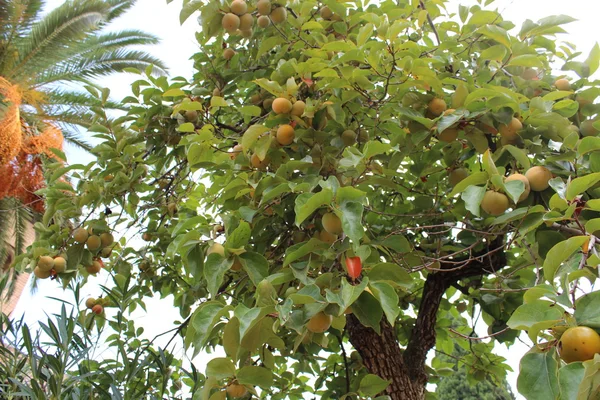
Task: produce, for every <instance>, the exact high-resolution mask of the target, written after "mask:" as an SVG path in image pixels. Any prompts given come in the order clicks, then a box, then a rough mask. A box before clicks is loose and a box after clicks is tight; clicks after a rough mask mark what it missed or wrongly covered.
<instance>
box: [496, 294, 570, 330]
mask: <svg viewBox="0 0 600 400" xmlns="http://www.w3.org/2000/svg"><path fill="white" fill-rule="evenodd" d="M562 315H563V310H562V309H561V308H560V307H557V306H556V304H554V303H552V302H550V301H546V300H535V301H532V302H531V303H527V304H522V305H521V306H519V308H517V309H516V310H515V311H514V313H513V315H511V317H510V319H509V320H508V322H507V323H506V324H507V325H508V326H509V327H510V328H511V329H520V330H527V329H529V328H531V327H532V326H533V325H535V324H537V323H540V322H545V321H555V320H560V319H561V318H562Z"/></svg>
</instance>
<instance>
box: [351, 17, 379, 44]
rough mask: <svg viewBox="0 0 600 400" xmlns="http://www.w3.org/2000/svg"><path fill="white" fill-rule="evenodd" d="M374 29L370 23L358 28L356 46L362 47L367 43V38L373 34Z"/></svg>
mask: <svg viewBox="0 0 600 400" xmlns="http://www.w3.org/2000/svg"><path fill="white" fill-rule="evenodd" d="M374 28H375V27H374V26H373V24H372V23H370V22H369V23H367V24H365V25H363V27H362V28H360V30H359V31H358V36H357V37H356V44H357V45H359V46H362V45H364V44H365V43H367V41H368V40H369V38H370V37H371V35H372V34H373V30H374Z"/></svg>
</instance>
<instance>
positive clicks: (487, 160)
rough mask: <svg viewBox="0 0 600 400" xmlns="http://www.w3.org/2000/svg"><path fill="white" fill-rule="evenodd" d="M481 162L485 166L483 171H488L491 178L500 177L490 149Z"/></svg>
mask: <svg viewBox="0 0 600 400" xmlns="http://www.w3.org/2000/svg"><path fill="white" fill-rule="evenodd" d="M481 162H482V164H483V169H484V170H485V171H487V173H488V174H489V176H490V177H492V176H493V175H500V173H499V172H498V168H496V164H495V163H494V159H493V158H492V153H491V152H490V149H487V150H486V151H485V153H483V156H482V157H481Z"/></svg>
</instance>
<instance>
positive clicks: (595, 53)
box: [585, 43, 600, 76]
mask: <svg viewBox="0 0 600 400" xmlns="http://www.w3.org/2000/svg"><path fill="white" fill-rule="evenodd" d="M585 65H587V66H588V68H589V71H590V72H589V75H590V76H591V75H593V74H594V72H596V71H597V70H598V66H600V46H598V43H596V44H595V45H594V47H593V48H592V51H591V52H590V55H589V56H588V58H587V60H585Z"/></svg>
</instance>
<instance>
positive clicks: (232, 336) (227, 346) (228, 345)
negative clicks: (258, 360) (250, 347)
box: [223, 317, 240, 361]
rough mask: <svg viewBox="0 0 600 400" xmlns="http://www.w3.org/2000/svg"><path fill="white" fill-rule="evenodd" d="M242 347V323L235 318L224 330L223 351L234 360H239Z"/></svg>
mask: <svg viewBox="0 0 600 400" xmlns="http://www.w3.org/2000/svg"><path fill="white" fill-rule="evenodd" d="M239 347H240V321H239V320H238V319H237V318H236V317H233V318H231V319H230V320H229V322H228V323H227V325H225V329H223V349H224V350H225V354H227V356H229V357H230V358H231V359H232V360H234V361H235V360H237V353H238V349H239Z"/></svg>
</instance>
